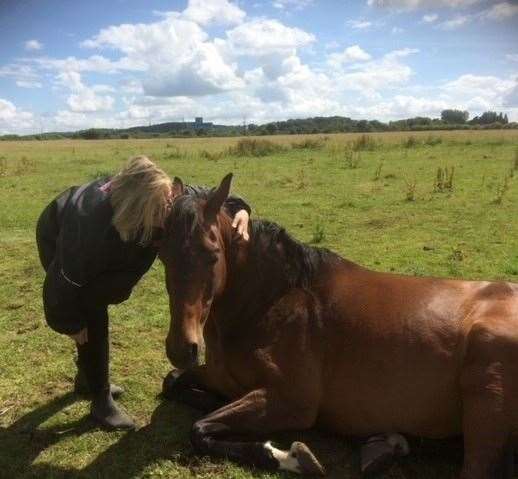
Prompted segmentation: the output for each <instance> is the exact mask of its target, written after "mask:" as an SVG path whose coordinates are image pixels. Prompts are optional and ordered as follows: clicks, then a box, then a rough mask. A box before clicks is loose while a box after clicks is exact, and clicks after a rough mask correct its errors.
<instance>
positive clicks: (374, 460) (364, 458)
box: [360, 433, 410, 476]
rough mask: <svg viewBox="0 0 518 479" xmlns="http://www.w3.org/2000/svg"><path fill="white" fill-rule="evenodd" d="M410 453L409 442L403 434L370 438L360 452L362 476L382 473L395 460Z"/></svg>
mask: <svg viewBox="0 0 518 479" xmlns="http://www.w3.org/2000/svg"><path fill="white" fill-rule="evenodd" d="M409 452H410V447H409V446H408V442H407V440H406V439H405V438H404V437H403V436H402V435H401V434H397V433H390V434H380V435H378V436H372V437H370V438H369V439H368V440H367V442H366V443H365V444H364V445H363V446H362V448H361V452H360V455H361V473H362V476H371V475H373V474H379V473H381V472H382V471H383V470H385V469H387V468H388V467H389V466H390V465H391V464H392V463H393V462H394V458H396V457H402V456H406V455H408V453H409Z"/></svg>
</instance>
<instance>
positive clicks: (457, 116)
mask: <svg viewBox="0 0 518 479" xmlns="http://www.w3.org/2000/svg"><path fill="white" fill-rule="evenodd" d="M468 118H469V113H468V112H467V111H462V110H443V111H442V112H441V120H442V121H444V122H446V123H453V124H456V125H461V124H462V123H466V121H467V120H468Z"/></svg>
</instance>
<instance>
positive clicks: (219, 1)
mask: <svg viewBox="0 0 518 479" xmlns="http://www.w3.org/2000/svg"><path fill="white" fill-rule="evenodd" d="M182 16H183V17H184V18H185V19H187V20H191V21H193V22H196V23H198V24H199V25H208V24H209V23H220V24H225V25H231V24H237V23H241V22H242V21H243V19H244V18H245V16H246V13H245V12H244V11H243V10H241V9H240V8H239V7H238V6H237V5H235V4H234V3H231V2H229V1H228V0H189V3H188V5H187V8H186V9H185V10H184V11H183V12H182Z"/></svg>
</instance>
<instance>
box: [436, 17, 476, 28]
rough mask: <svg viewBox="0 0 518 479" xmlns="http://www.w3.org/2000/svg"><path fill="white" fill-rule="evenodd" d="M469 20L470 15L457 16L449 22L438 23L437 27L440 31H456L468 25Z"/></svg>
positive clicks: (470, 18)
mask: <svg viewBox="0 0 518 479" xmlns="http://www.w3.org/2000/svg"><path fill="white" fill-rule="evenodd" d="M471 20H472V16H471V15H458V16H456V17H454V18H451V19H450V20H446V21H444V22H441V23H439V25H438V27H439V28H440V29H442V30H456V29H457V28H460V27H463V26H464V25H466V24H468V23H469V22H470V21H471Z"/></svg>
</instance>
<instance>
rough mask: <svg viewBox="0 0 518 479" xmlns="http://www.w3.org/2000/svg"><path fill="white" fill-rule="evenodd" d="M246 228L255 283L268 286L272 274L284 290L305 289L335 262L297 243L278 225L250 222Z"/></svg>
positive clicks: (329, 255) (330, 255)
mask: <svg viewBox="0 0 518 479" xmlns="http://www.w3.org/2000/svg"><path fill="white" fill-rule="evenodd" d="M250 226H251V231H250V233H251V235H250V238H251V239H250V241H251V244H250V246H249V252H250V253H251V254H253V255H255V256H256V262H257V264H258V268H257V269H256V273H257V274H258V278H257V280H258V281H266V282H268V283H269V282H271V281H272V279H273V278H272V274H276V275H277V278H276V279H278V280H281V282H285V283H286V284H285V286H287V287H302V288H307V287H308V286H309V285H310V284H311V283H312V282H313V280H314V278H315V275H316V273H317V272H318V271H319V269H320V268H321V267H322V266H323V265H325V264H328V263H330V262H332V261H336V260H339V257H338V256H337V255H336V254H334V253H333V252H331V251H329V250H327V249H325V248H315V247H312V246H309V245H306V244H304V243H301V242H300V241H297V240H296V239H295V238H293V237H292V236H291V235H290V234H289V233H288V232H287V231H286V230H285V229H284V228H283V227H282V226H280V225H278V224H276V223H273V222H271V221H266V220H252V221H251V222H250ZM279 274H280V275H281V278H279V277H278V276H279ZM283 280H284V281H283Z"/></svg>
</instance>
